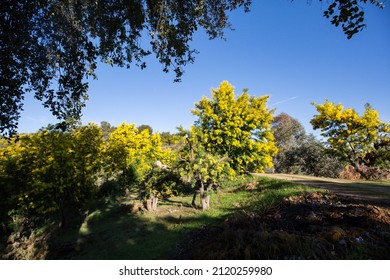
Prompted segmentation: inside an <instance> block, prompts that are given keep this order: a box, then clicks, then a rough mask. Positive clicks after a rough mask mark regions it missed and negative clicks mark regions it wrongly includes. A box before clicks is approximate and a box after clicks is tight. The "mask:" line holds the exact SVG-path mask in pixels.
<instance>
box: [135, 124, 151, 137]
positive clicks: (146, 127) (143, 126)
mask: <svg viewBox="0 0 390 280" xmlns="http://www.w3.org/2000/svg"><path fill="white" fill-rule="evenodd" d="M137 129H138V131H139V132H142V131H143V130H147V131H148V132H149V134H150V135H152V134H153V128H152V127H151V126H150V125H147V124H141V125H140V126H138V127H137Z"/></svg>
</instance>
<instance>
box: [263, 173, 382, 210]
mask: <svg viewBox="0 0 390 280" xmlns="http://www.w3.org/2000/svg"><path fill="white" fill-rule="evenodd" d="M256 175H257V176H262V177H268V178H273V179H279V180H288V181H292V182H295V183H298V184H302V185H306V186H310V187H316V188H321V189H325V190H327V191H331V192H334V193H337V194H340V195H345V196H349V197H351V198H354V199H357V200H360V201H362V202H367V203H370V204H375V205H385V206H390V182H388V181H387V182H369V181H351V180H343V179H333V178H319V177H313V176H306V175H305V176H304V175H292V174H275V173H274V174H256Z"/></svg>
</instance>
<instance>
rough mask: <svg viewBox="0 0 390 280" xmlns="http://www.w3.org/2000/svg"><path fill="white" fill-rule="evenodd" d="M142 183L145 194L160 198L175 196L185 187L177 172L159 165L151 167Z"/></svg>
mask: <svg viewBox="0 0 390 280" xmlns="http://www.w3.org/2000/svg"><path fill="white" fill-rule="evenodd" d="M144 184H145V192H146V193H145V194H146V195H147V196H157V197H160V198H169V197H171V196H176V195H178V194H180V193H181V192H182V191H183V190H184V188H185V184H184V182H183V181H182V179H181V176H180V174H179V173H177V172H175V171H173V170H169V169H162V168H159V167H155V168H153V169H152V170H151V171H150V172H149V173H148V175H147V176H146V179H145V182H144Z"/></svg>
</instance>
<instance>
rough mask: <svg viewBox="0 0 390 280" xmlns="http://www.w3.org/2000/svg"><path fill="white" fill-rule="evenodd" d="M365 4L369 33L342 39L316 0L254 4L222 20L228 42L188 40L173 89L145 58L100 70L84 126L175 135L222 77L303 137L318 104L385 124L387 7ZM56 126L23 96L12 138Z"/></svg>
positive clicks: (169, 77) (389, 40)
mask: <svg viewBox="0 0 390 280" xmlns="http://www.w3.org/2000/svg"><path fill="white" fill-rule="evenodd" d="M385 3H386V1H385ZM371 6H372V5H366V6H365V12H366V23H367V25H368V26H367V28H366V29H364V30H363V32H361V33H359V34H357V35H355V37H353V38H352V39H351V40H348V39H347V38H346V36H345V35H344V34H343V32H342V30H341V28H335V27H334V26H333V25H331V24H330V22H329V20H328V19H326V18H324V17H323V16H322V14H323V11H324V10H325V9H326V7H325V6H321V4H320V2H319V1H312V4H311V5H308V4H307V1H294V2H292V3H291V2H290V1H288V0H263V1H253V4H252V8H251V12H250V13H247V14H246V13H244V12H243V11H241V10H240V11H234V12H232V13H231V14H230V21H231V23H232V24H233V27H234V29H235V30H234V31H226V38H227V40H226V41H223V40H219V39H216V40H212V41H210V40H208V38H207V36H206V35H205V34H204V32H198V33H197V34H196V35H195V38H194V41H193V43H192V47H194V48H195V49H197V50H198V51H199V52H200V53H199V54H198V55H197V56H196V60H195V63H194V64H193V65H189V66H187V67H186V68H185V72H186V73H185V74H184V76H183V78H182V82H180V83H174V82H173V80H174V74H173V73H169V74H165V73H163V72H162V66H161V65H160V64H159V63H158V62H157V60H155V59H153V58H150V59H148V62H149V64H148V67H147V68H146V69H144V70H141V69H139V68H137V67H136V66H134V67H132V68H130V69H121V68H116V67H114V68H113V67H110V66H108V65H103V64H102V65H99V68H98V70H97V75H98V80H91V81H90V90H89V95H90V98H89V100H88V102H87V106H86V108H85V109H84V111H83V117H82V121H83V123H87V122H96V123H100V122H101V121H108V122H110V123H111V124H112V125H115V126H116V125H119V124H120V123H121V122H123V121H126V122H127V123H135V124H137V125H141V124H148V125H150V126H151V127H153V129H154V130H155V131H159V132H163V131H171V132H176V127H177V126H179V125H183V126H184V127H189V126H190V125H191V124H192V123H193V122H194V120H195V117H194V116H192V114H191V112H190V111H191V109H192V108H193V107H194V104H195V103H196V102H198V101H199V100H200V99H201V98H202V96H210V92H211V89H212V88H217V87H218V86H219V84H220V83H221V82H222V81H224V80H227V81H229V82H230V83H231V84H232V85H233V86H234V87H235V90H236V94H240V93H241V92H242V90H243V89H244V88H248V89H249V94H251V95H254V96H260V95H270V96H271V97H270V100H269V103H268V106H269V107H270V108H276V112H275V114H279V113H281V112H285V113H287V114H289V115H291V116H292V117H294V118H296V119H298V120H299V121H300V122H301V123H302V124H303V125H304V126H305V128H306V130H307V132H309V133H311V132H313V131H312V129H311V126H310V123H309V121H310V119H311V118H312V117H313V115H314V114H315V113H316V111H315V108H314V107H313V106H312V105H311V104H310V103H311V102H313V101H314V102H317V103H322V102H324V100H325V98H327V99H329V100H330V101H332V102H335V103H339V102H341V103H342V104H343V105H344V106H345V107H353V108H355V109H356V110H357V111H358V112H362V111H363V110H364V104H365V103H367V102H369V103H370V104H371V105H372V107H373V108H375V109H376V110H378V112H379V114H380V118H381V120H383V121H386V122H390V3H389V7H386V8H385V9H383V10H380V9H378V8H376V7H374V6H372V7H371ZM55 122H56V120H55V118H53V117H52V116H51V115H50V112H49V111H48V110H47V109H44V108H43V107H42V105H41V104H40V103H39V102H38V101H35V100H33V99H32V98H31V97H26V99H25V106H24V112H22V117H21V119H20V122H19V123H20V125H19V131H20V132H34V131H37V130H38V129H39V128H41V127H42V126H46V125H47V124H49V123H55ZM315 134H317V135H318V132H316V133H315Z"/></svg>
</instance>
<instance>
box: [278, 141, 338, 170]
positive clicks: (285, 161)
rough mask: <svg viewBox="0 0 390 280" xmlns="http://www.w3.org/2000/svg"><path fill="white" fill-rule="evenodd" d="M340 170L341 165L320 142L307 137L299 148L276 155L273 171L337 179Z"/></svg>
mask: <svg viewBox="0 0 390 280" xmlns="http://www.w3.org/2000/svg"><path fill="white" fill-rule="evenodd" d="M342 168H343V163H342V162H341V161H340V160H339V159H337V158H336V157H334V156H332V155H331V154H330V153H329V152H328V151H327V150H326V148H325V147H324V145H323V144H322V143H321V142H320V141H318V140H316V139H315V138H314V137H313V136H308V137H307V138H306V140H305V141H304V142H303V143H302V144H301V145H300V146H296V147H293V148H291V149H288V150H286V151H284V152H283V153H282V154H279V155H278V165H277V166H276V168H275V171H276V172H278V173H293V174H305V175H313V176H319V177H331V178H337V177H338V176H339V173H340V172H341V170H342Z"/></svg>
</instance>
